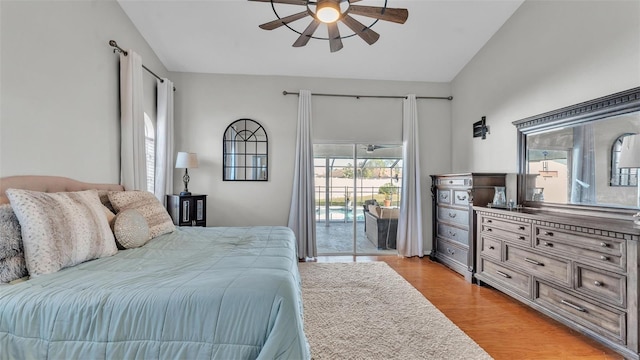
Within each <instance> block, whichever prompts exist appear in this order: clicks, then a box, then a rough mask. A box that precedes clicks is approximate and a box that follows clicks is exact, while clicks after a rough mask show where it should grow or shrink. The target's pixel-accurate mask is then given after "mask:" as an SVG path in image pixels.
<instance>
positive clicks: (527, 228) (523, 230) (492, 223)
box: [482, 216, 531, 237]
mask: <svg viewBox="0 0 640 360" xmlns="http://www.w3.org/2000/svg"><path fill="white" fill-rule="evenodd" d="M482 225H486V226H487V227H490V228H492V229H494V231H496V230H498V229H499V230H503V231H508V232H510V233H514V234H518V235H524V236H527V237H530V236H531V224H529V223H521V222H515V221H509V220H503V219H496V218H492V217H486V216H483V217H482Z"/></svg>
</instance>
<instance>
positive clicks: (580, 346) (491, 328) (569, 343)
mask: <svg viewBox="0 0 640 360" xmlns="http://www.w3.org/2000/svg"><path fill="white" fill-rule="evenodd" d="M351 261H356V262H366V261H384V262H386V263H387V264H388V265H389V266H390V267H392V268H393V269H394V270H396V271H397V272H398V273H399V274H400V275H402V276H403V277H404V278H405V279H406V280H407V281H408V282H409V283H411V284H412V285H413V286H414V287H415V288H416V289H418V291H420V292H421V293H422V294H423V295H424V296H425V297H426V298H427V299H428V300H429V301H431V303H432V304H434V305H435V306H436V307H437V308H438V309H440V311H442V312H443V313H444V314H445V315H446V316H447V317H448V318H449V319H450V320H451V321H453V322H454V323H455V324H456V325H457V326H458V327H459V328H460V329H462V330H463V331H464V332H465V333H466V334H467V335H469V337H471V338H472V339H473V340H474V341H475V342H477V343H478V344H479V345H480V346H481V347H482V348H483V349H484V350H485V351H486V352H488V353H489V354H490V355H491V356H492V357H493V358H494V359H496V360H502V359H505V360H507V359H508V360H512V359H522V360H524V359H567V360H569V359H581V360H584V359H623V357H622V356H620V355H619V354H618V353H616V352H614V351H613V350H610V349H608V348H606V347H604V346H602V345H600V344H599V343H597V342H596V341H594V340H591V339H589V338H587V337H586V336H584V335H582V334H580V333H578V332H576V331H574V330H571V329H569V328H568V327H566V326H564V325H562V324H560V323H558V322H557V321H555V320H553V319H551V318H549V317H547V316H545V315H542V314H540V313H539V312H537V311H535V310H533V309H531V308H529V307H528V306H526V305H524V304H522V303H520V302H518V301H516V300H514V299H512V298H510V297H508V296H507V295H504V294H502V293H501V292H499V291H497V290H494V289H491V288H489V287H480V286H477V285H473V284H469V283H467V282H466V281H465V280H464V279H463V277H462V276H460V275H458V274H457V273H455V272H453V271H452V270H450V269H448V268H446V267H445V266H443V265H442V264H439V263H437V262H433V261H431V260H430V259H429V258H428V257H426V256H425V257H424V258H422V259H420V258H417V257H416V258H401V257H398V256H358V257H353V256H335V257H319V258H318V262H351Z"/></svg>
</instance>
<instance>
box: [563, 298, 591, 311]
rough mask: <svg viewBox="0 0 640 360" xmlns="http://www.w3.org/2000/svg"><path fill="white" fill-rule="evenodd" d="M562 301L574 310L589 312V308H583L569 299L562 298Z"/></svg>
mask: <svg viewBox="0 0 640 360" xmlns="http://www.w3.org/2000/svg"><path fill="white" fill-rule="evenodd" d="M560 302H561V303H563V304H565V305H567V306H568V307H570V308H572V309H574V310H578V311H580V312H587V310H585V309H584V308H581V307H580V306H578V305H576V304H573V303H571V302H569V301H567V300H560Z"/></svg>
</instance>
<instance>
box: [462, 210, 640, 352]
mask: <svg viewBox="0 0 640 360" xmlns="http://www.w3.org/2000/svg"><path fill="white" fill-rule="evenodd" d="M475 210H476V214H477V223H478V225H477V239H478V246H477V248H476V258H477V273H476V274H475V277H476V279H477V281H478V283H479V284H483V283H484V284H488V285H491V286H492V287H494V288H496V289H498V290H500V291H502V292H504V293H506V294H508V295H510V296H512V297H514V298H516V299H518V300H520V301H522V302H524V303H526V304H528V305H529V306H531V307H532V308H534V309H536V310H539V311H540V312H542V313H544V314H546V315H548V316H550V317H552V318H554V319H556V320H558V321H560V322H562V323H564V324H566V325H568V326H570V327H572V328H574V329H576V330H578V331H580V332H582V333H584V334H586V335H588V336H590V337H592V338H594V339H596V340H598V341H600V342H601V343H603V344H604V345H607V346H609V347H611V348H612V349H614V350H616V351H618V352H619V353H620V354H622V355H623V356H625V357H626V358H632V359H638V358H639V343H638V341H639V331H640V329H639V325H638V310H639V308H638V281H639V280H638V258H639V255H640V253H639V252H638V241H639V240H640V229H638V228H637V227H634V226H633V225H632V222H631V221H620V220H613V219H601V218H597V217H586V216H585V217H581V218H576V217H569V216H563V215H559V214H549V213H545V212H543V211H538V210H527V209H525V210H523V211H506V210H499V209H487V208H479V207H475Z"/></svg>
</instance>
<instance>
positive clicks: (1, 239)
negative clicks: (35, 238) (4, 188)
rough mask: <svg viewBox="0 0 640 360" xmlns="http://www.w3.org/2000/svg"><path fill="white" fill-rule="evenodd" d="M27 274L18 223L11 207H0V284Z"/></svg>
mask: <svg viewBox="0 0 640 360" xmlns="http://www.w3.org/2000/svg"><path fill="white" fill-rule="evenodd" d="M27 274H28V272H27V267H26V265H25V262H24V251H23V249H22V234H21V232H20V223H19V222H18V218H17V217H16V215H15V213H14V212H13V209H12V208H11V205H9V204H3V205H0V282H3V283H4V282H10V281H13V280H16V279H19V278H21V277H24V276H26V275H27Z"/></svg>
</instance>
